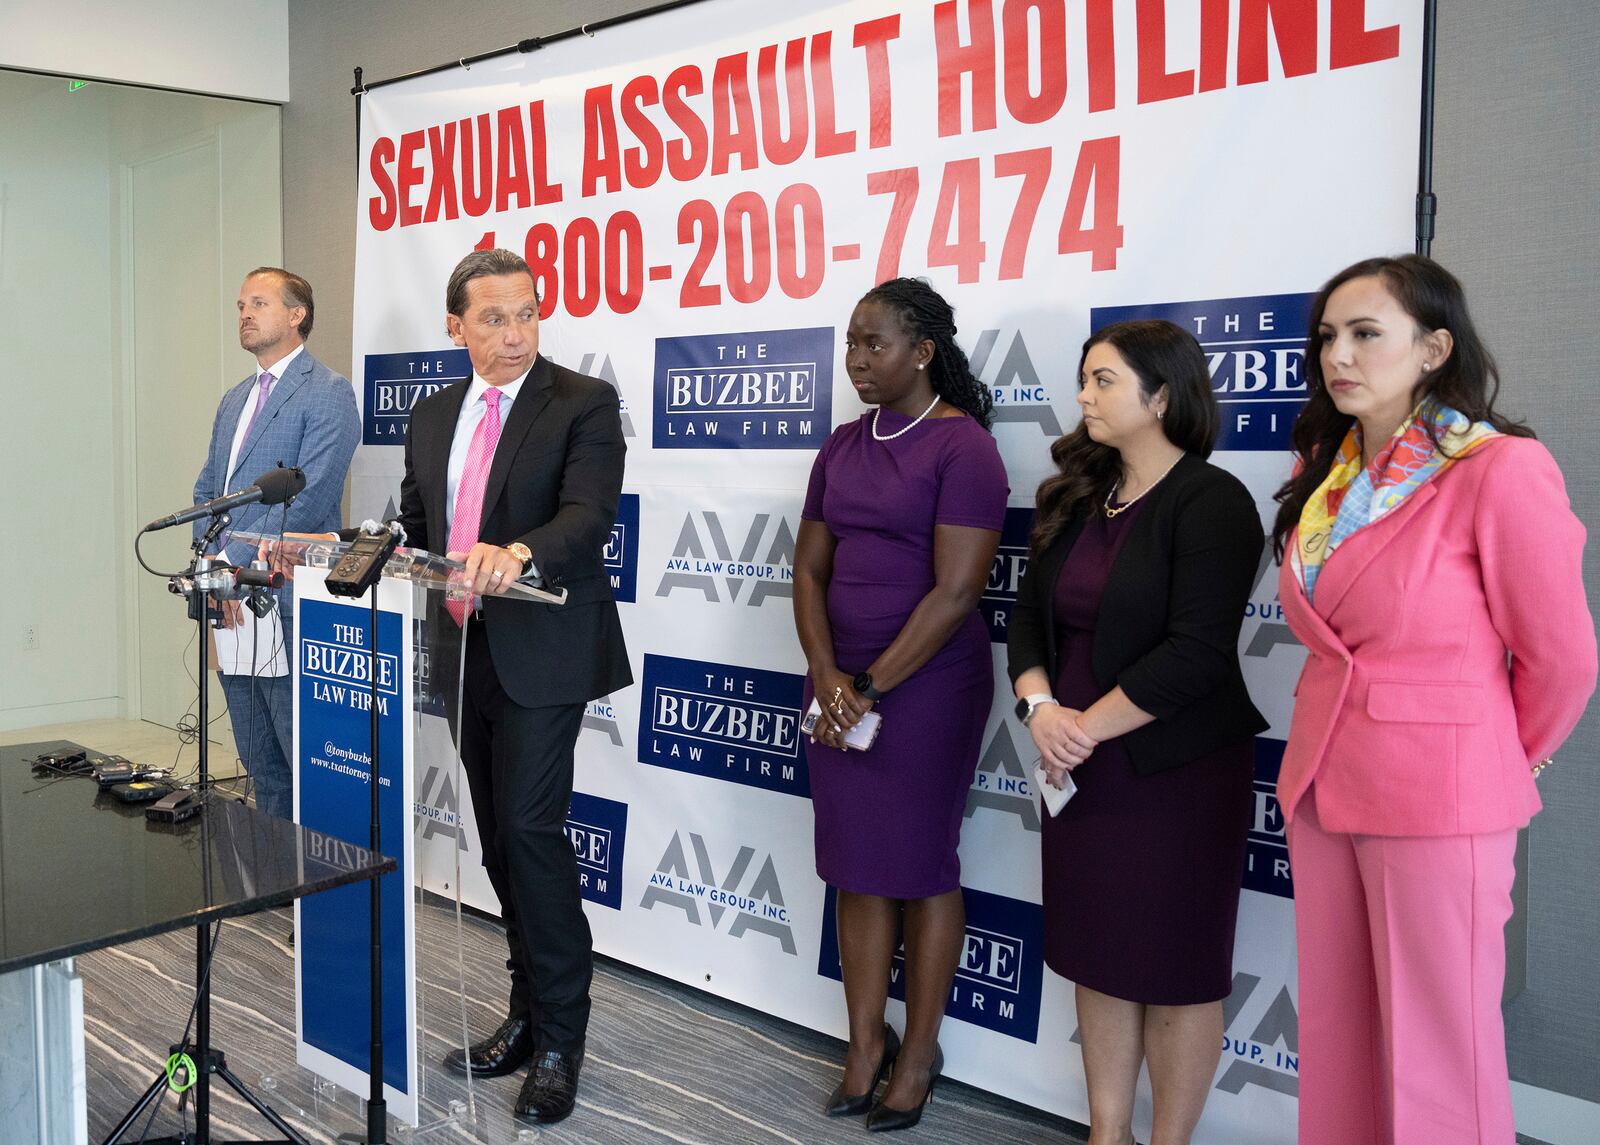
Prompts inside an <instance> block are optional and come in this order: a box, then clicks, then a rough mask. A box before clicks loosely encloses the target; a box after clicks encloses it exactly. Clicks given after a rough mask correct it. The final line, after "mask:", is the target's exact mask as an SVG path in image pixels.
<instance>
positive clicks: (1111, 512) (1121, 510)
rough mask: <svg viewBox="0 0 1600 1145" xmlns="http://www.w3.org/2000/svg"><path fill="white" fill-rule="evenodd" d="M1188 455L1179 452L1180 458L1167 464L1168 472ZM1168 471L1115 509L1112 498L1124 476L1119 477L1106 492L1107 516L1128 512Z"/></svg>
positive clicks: (1120, 485) (1158, 483)
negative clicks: (1136, 495)
mask: <svg viewBox="0 0 1600 1145" xmlns="http://www.w3.org/2000/svg"><path fill="white" fill-rule="evenodd" d="M1187 456H1188V454H1186V453H1180V454H1178V460H1177V461H1174V462H1173V463H1172V464H1171V465H1169V466H1167V473H1171V472H1172V471H1173V470H1174V469H1176V468H1177V467H1178V461H1182V460H1183V459H1184V458H1185V457H1187ZM1167 473H1163V474H1162V475H1161V476H1160V477H1157V478H1156V479H1155V480H1154V481H1152V482H1150V484H1149V485H1147V486H1145V490H1144V493H1140V494H1139V496H1138V497H1135V498H1134V499H1133V500H1132V501H1129V502H1128V503H1127V504H1126V505H1118V506H1117V507H1116V508H1115V509H1113V508H1112V507H1111V499H1112V498H1113V497H1115V496H1116V495H1117V490H1118V489H1121V488H1122V478H1120V477H1119V478H1117V483H1116V484H1115V485H1113V486H1112V487H1111V489H1110V491H1109V492H1107V493H1106V503H1105V511H1106V516H1107V517H1115V516H1117V515H1118V514H1119V513H1126V512H1127V511H1128V510H1129V509H1131V508H1133V507H1134V506H1135V505H1137V504H1138V503H1139V501H1140V499H1141V498H1143V497H1144V495H1145V493H1148V492H1150V490H1152V489H1154V488H1155V487H1156V486H1157V485H1160V484H1161V483H1162V482H1163V481H1165V480H1166V479H1167Z"/></svg>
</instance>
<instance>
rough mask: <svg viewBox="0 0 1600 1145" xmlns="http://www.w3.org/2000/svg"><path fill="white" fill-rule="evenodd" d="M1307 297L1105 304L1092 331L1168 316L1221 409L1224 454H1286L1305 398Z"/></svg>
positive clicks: (1095, 313)
mask: <svg viewBox="0 0 1600 1145" xmlns="http://www.w3.org/2000/svg"><path fill="white" fill-rule="evenodd" d="M1313 297H1314V296H1313V295H1310V294H1261V295H1255V296H1252V297H1247V298H1211V299H1206V300H1204V301H1200V302H1157V303H1151V304H1150V305H1147V306H1100V307H1095V308H1094V309H1092V310H1090V311H1089V328H1090V329H1091V330H1099V329H1101V328H1102V327H1105V326H1109V325H1111V324H1112V323H1113V322H1125V321H1128V320H1129V319H1134V318H1165V319H1166V320H1167V321H1168V322H1173V323H1176V324H1177V325H1179V326H1182V327H1183V328H1184V329H1185V330H1187V331H1189V333H1191V334H1193V335H1194V336H1195V338H1196V340H1198V341H1199V343H1200V348H1201V349H1202V350H1204V351H1205V355H1206V363H1207V365H1208V366H1209V367H1210V369H1211V388H1212V389H1213V390H1214V391H1215V392H1216V395H1217V404H1218V405H1220V406H1221V407H1222V431H1221V433H1220V434H1219V435H1218V437H1217V448H1218V449H1223V450H1258V451H1260V450H1287V449H1288V448H1289V428H1290V427H1291V426H1292V425H1293V424H1294V419H1295V417H1296V415H1298V414H1299V412H1300V407H1301V406H1303V405H1304V404H1305V400H1306V382H1305V371H1304V369H1303V367H1304V365H1305V347H1306V333H1307V328H1308V326H1309V324H1310V322H1311V300H1312V298H1313Z"/></svg>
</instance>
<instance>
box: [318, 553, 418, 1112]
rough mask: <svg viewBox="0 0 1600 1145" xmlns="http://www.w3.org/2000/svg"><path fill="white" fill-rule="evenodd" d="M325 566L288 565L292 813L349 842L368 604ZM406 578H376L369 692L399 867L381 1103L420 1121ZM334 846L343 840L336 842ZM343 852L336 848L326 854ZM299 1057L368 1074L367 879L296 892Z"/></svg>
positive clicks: (385, 892) (384, 818) (385, 908)
mask: <svg viewBox="0 0 1600 1145" xmlns="http://www.w3.org/2000/svg"><path fill="white" fill-rule="evenodd" d="M326 576H327V570H325V569H316V568H301V569H299V570H297V573H296V576H295V597H296V600H295V613H296V624H295V635H296V647H295V650H294V651H295V663H294V676H295V679H294V705H295V706H294V726H295V748H294V755H295V763H294V768H295V801H294V807H295V818H296V820H297V821H298V822H300V823H301V824H302V825H303V826H306V827H312V828H315V829H316V830H318V831H322V832H325V833H326V834H328V835H330V836H333V837H334V838H335V839H337V840H343V841H345V842H347V843H349V844H351V845H352V846H353V847H355V846H359V847H365V846H366V845H367V842H368V839H369V828H370V823H371V792H370V788H369V784H370V782H371V775H372V770H371V769H372V761H371V756H370V746H371V742H372V722H371V706H372V702H373V698H372V668H373V660H372V657H371V655H370V653H371V648H370V645H369V641H370V640H371V632H370V627H371V607H370V602H369V600H368V599H367V598H366V597H363V598H361V599H360V600H350V599H348V598H341V597H334V596H331V595H329V593H328V592H327V589H326V588H325V587H324V584H323V582H324V580H325V579H326ZM413 598H414V589H413V586H412V584H410V583H409V582H406V581H402V580H392V579H389V578H385V579H384V580H382V581H380V582H379V585H378V657H377V662H376V663H377V668H376V672H377V685H378V687H377V704H378V711H379V717H378V726H379V759H378V766H379V787H380V790H379V795H378V805H379V816H380V819H379V823H380V829H381V831H382V836H381V844H382V850H383V851H384V853H386V854H390V855H393V856H395V858H396V859H397V860H398V861H399V869H398V870H397V871H396V872H395V873H394V874H390V875H386V876H384V878H383V882H382V911H381V915H382V930H383V952H384V959H383V970H382V974H383V1080H384V1090H385V1096H386V1099H387V1101H388V1103H389V1111H390V1112H391V1113H392V1114H394V1116H396V1117H397V1118H399V1119H401V1120H402V1121H404V1122H406V1123H407V1124H409V1125H416V1124H417V1123H418V1101H417V1093H418V1076H417V1075H418V1059H417V1052H418V1045H417V1042H418V1039H417V1037H416V1036H415V1035H416V1030H417V991H416V943H415V934H416V931H415V915H414V896H413V895H412V893H411V887H412V886H413V885H414V882H415V878H416V864H415V857H414V846H413V831H412V816H411V809H412V807H413V804H414V802H415V796H414V793H413V790H412V766H411V764H412V756H413V726H414V720H413V717H412V713H413V690H414V683H413V672H412V663H413V653H414V649H413V633H414V630H415V625H414V624H413V617H414V615H415V603H414V599H413ZM335 845H337V844H335ZM333 858H334V860H335V861H337V857H336V856H334V857H333ZM296 909H297V911H298V915H297V930H298V937H297V940H296V943H295V992H296V995H297V997H298V999H299V1005H298V1007H297V1010H296V1038H297V1044H296V1060H297V1061H298V1062H299V1064H300V1065H302V1066H304V1067H305V1068H307V1069H309V1070H311V1071H312V1072H314V1073H316V1074H319V1075H320V1076H322V1077H325V1078H328V1079H329V1080H330V1081H334V1082H337V1083H338V1084H340V1085H341V1086H344V1087H345V1088H347V1089H350V1090H352V1091H354V1092H356V1093H365V1092H366V1091H367V1088H368V1085H369V1082H368V1076H367V1071H368V1065H369V1062H370V1057H371V1055H370V1045H371V1041H372V1017H371V1008H370V1005H369V1001H368V999H369V997H370V995H369V993H368V987H369V979H370V970H371V967H370V957H371V914H370V910H369V900H368V890H367V887H366V886H365V885H364V884H362V885H354V886H349V887H341V888H339V889H337V890H333V891H329V892H328V893H326V894H324V895H320V896H317V897H315V898H312V899H307V900H304V901H302V902H299V903H297V904H296Z"/></svg>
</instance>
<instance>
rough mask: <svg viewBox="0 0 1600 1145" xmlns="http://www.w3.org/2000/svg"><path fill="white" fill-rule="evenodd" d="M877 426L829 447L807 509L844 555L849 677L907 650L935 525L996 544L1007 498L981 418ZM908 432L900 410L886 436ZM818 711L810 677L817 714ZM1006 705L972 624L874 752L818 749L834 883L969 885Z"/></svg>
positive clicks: (908, 685) (834, 620)
mask: <svg viewBox="0 0 1600 1145" xmlns="http://www.w3.org/2000/svg"><path fill="white" fill-rule="evenodd" d="M872 417H873V415H872V414H871V413H867V414H865V415H863V416H862V417H861V418H859V419H857V420H856V421H854V422H851V423H849V424H848V425H842V426H840V427H839V428H838V429H836V430H834V431H833V435H832V436H831V437H829V438H828V440H827V441H826V442H825V443H824V444H823V446H822V449H821V450H820V451H818V453H817V460H816V463H815V464H814V465H813V466H812V468H811V483H810V485H809V487H808V488H807V490H806V503H805V510H804V517H805V519H806V520H808V521H820V522H822V523H823V524H824V525H826V526H827V528H828V531H829V532H830V533H832V534H833V536H834V537H835V538H836V540H837V541H838V547H837V548H836V549H835V551H834V558H833V579H832V580H831V581H830V582H829V585H828V620H829V623H830V624H831V626H832V629H833V649H834V657H835V660H836V662H837V663H838V665H839V668H840V670H841V671H843V672H845V673H846V674H848V675H854V674H855V673H857V672H860V671H863V670H865V669H866V668H867V667H868V666H869V665H870V664H871V663H872V661H873V659H874V658H876V657H877V656H878V655H879V654H880V653H881V652H882V651H883V650H884V649H885V648H887V647H888V646H889V645H890V644H891V643H892V642H893V641H894V638H895V637H896V636H897V635H898V634H899V632H900V629H901V628H902V627H904V625H905V622H906V620H907V619H908V618H909V617H910V615H911V613H912V610H913V609H915V608H916V606H917V604H918V603H919V602H920V601H921V600H922V598H923V597H924V596H926V595H927V594H928V591H929V590H930V589H932V588H933V585H934V576H933V532H934V526H935V525H936V524H937V525H964V526H967V527H970V528H977V529H993V530H995V531H996V532H998V531H999V529H1000V526H1001V524H1002V523H1003V522H1004V520H1005V508H1006V494H1007V493H1008V491H1009V490H1008V488H1007V485H1006V472H1005V466H1004V465H1003V464H1002V463H1001V461H1000V451H999V449H998V448H997V447H996V446H995V443H994V438H993V437H991V436H990V435H989V433H988V432H987V431H986V430H985V429H984V428H983V427H982V426H980V425H979V424H978V423H977V422H976V421H974V420H973V419H972V418H970V417H946V418H930V419H928V420H926V421H923V422H922V423H921V424H920V425H918V426H916V428H914V429H912V430H910V431H909V432H908V433H906V434H905V436H903V437H897V438H895V439H894V440H892V441H878V440H876V439H874V438H873V436H872V428H871V427H872ZM909 422H910V419H909V418H906V417H903V416H901V415H900V414H897V413H895V412H893V411H892V410H887V409H886V410H884V411H883V413H882V420H881V421H880V422H879V423H878V429H879V431H880V432H881V433H885V434H888V433H893V432H895V431H896V430H899V429H903V428H904V427H905V426H906V425H907V424H909ZM811 697H812V685H811V681H810V679H809V678H808V679H807V681H806V687H805V699H804V703H805V704H807V705H809V704H810V703H811ZM825 698H826V697H825ZM993 699H994V659H993V654H992V653H991V652H990V650H989V630H988V628H987V627H986V626H985V624H984V623H983V620H982V618H981V617H980V616H979V615H978V613H977V611H976V610H974V611H973V612H972V614H971V615H970V616H968V617H967V618H966V620H964V621H963V622H962V623H961V626H960V627H959V628H957V629H956V632H955V634H954V635H953V636H951V637H950V640H949V642H948V643H946V644H945V646H944V647H943V648H941V649H940V650H939V651H938V652H936V653H934V655H933V657H932V658H931V659H930V660H929V661H928V662H927V663H926V664H924V665H923V666H922V667H921V668H920V669H919V670H918V671H917V672H916V673H915V674H914V675H912V676H911V678H910V679H908V680H906V681H905V682H903V683H901V684H900V685H899V686H897V687H896V688H895V689H894V690H893V691H891V692H889V693H888V694H887V695H885V696H884V698H883V699H882V700H880V701H879V702H878V704H877V709H876V710H877V711H878V712H879V713H881V714H882V716H883V729H882V730H881V731H880V732H879V733H878V739H877V742H876V743H874V744H873V746H872V749H871V750H870V751H865V752H860V751H848V752H841V751H836V750H834V749H833V748H829V747H824V746H823V745H822V744H820V743H816V744H813V743H806V744H805V751H806V759H807V762H808V765H809V767H810V771H811V800H812V804H813V807H814V809H815V811H816V852H817V874H818V875H819V876H821V878H822V880H823V881H824V882H826V883H828V884H830V885H831V886H834V887H837V888H838V889H840V890H844V891H851V892H853V893H856V894H869V895H880V896H883V897H885V898H899V899H917V898H928V897H930V896H932V895H938V894H943V893H945V892H946V891H952V890H955V889H956V888H957V887H959V886H960V885H961V864H960V862H959V860H958V859H957V858H956V844H957V843H958V842H959V841H960V836H961V817H962V814H963V812H964V811H965V808H966V801H967V789H968V788H969V787H970V786H971V784H972V775H973V771H974V769H975V768H976V766H977V762H978V755H979V752H980V750H981V747H982V739H983V727H984V722H985V720H986V719H987V718H988V714H989V706H990V704H991V703H992V702H993Z"/></svg>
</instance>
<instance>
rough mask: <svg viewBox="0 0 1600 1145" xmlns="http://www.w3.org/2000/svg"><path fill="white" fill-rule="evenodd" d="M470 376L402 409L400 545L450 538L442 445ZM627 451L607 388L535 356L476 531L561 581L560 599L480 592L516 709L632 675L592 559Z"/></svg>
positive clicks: (564, 700) (578, 697)
mask: <svg viewBox="0 0 1600 1145" xmlns="http://www.w3.org/2000/svg"><path fill="white" fill-rule="evenodd" d="M470 385H471V383H470V381H466V382H457V383H456V384H455V385H453V386H449V387H447V388H445V389H443V390H440V391H439V392H438V393H436V394H433V395H432V396H430V397H428V398H426V399H424V400H423V401H421V402H419V403H417V406H416V408H415V409H414V410H412V412H411V427H410V432H409V433H408V434H407V437H406V472H405V477H404V478H403V479H402V480H401V482H400V523H401V524H402V525H404V526H405V530H406V536H407V541H406V543H407V544H408V545H411V546H414V547H417V548H424V549H429V550H431V551H433V552H437V553H443V552H444V551H445V548H446V546H447V544H448V543H449V537H450V530H449V527H448V525H447V524H446V520H447V518H446V516H445V498H446V495H447V494H446V489H447V469H448V467H449V464H450V445H451V442H452V440H453V439H454V437H455V429H456V419H457V418H458V417H459V416H460V414H461V403H462V402H463V401H464V400H465V399H466V395H467V389H468V387H469V386H470ZM626 451H627V445H626V443H625V442H624V441H623V437H622V419H621V403H620V401H619V400H618V398H617V392H616V390H614V389H612V388H611V386H610V385H609V384H608V383H606V382H603V381H601V380H600V379H599V378H591V377H587V376H585V375H583V374H579V373H577V372H575V371H573V370H569V369H566V368H565V367H564V366H558V365H556V364H555V363H554V362H552V361H550V360H549V359H548V358H545V357H543V356H540V357H537V358H535V359H534V364H533V368H532V369H530V370H529V371H528V376H527V379H526V380H525V381H524V382H523V385H522V389H521V390H520V391H518V393H517V400H516V401H515V402H513V403H512V405H511V412H510V413H509V414H508V415H507V416H506V421H505V425H504V426H503V427H502V428H501V431H500V443H499V445H498V446H497V447H496V449H495V454H494V463H493V465H492V466H490V469H489V477H488V480H487V482H486V483H485V486H484V491H483V524H482V526H481V528H480V529H479V537H478V539H479V540H481V541H486V542H488V543H489V544H494V545H508V544H511V543H512V542H514V541H521V542H522V543H523V544H525V545H527V546H528V550H529V551H530V552H532V553H533V560H534V563H535V565H537V566H538V569H539V573H540V575H541V576H543V578H544V582H545V585H546V586H547V587H552V588H565V589H566V590H567V603H566V604H564V605H553V604H542V603H536V602H532V601H524V600H507V599H502V598H499V597H493V596H490V597H485V598H484V603H483V608H484V626H485V630H486V632H487V635H488V638H489V651H490V655H491V656H492V658H493V660H494V667H495V672H496V674H497V675H498V676H499V677H500V685H501V687H503V688H504V689H505V691H506V695H507V696H509V697H510V698H511V699H512V700H514V701H515V702H516V703H518V704H520V705H522V706H523V707H527V708H538V707H546V706H549V705H553V704H579V703H585V702H587V701H589V700H592V699H595V698H597V697H599V696H603V695H606V694H608V693H610V692H613V691H615V690H617V689H618V688H625V687H627V686H628V685H629V684H631V683H633V672H632V670H631V669H630V668H629V666H628V652H627V648H626V646H625V645H624V644H623V639H622V623H621V620H620V618H619V617H618V616H617V606H616V602H615V600H614V599H613V597H612V595H611V579H610V577H609V576H608V575H607V574H606V570H605V565H604V562H603V557H602V550H603V549H604V548H605V544H606V541H607V539H608V538H609V537H610V535H611V527H612V525H613V524H614V523H615V522H616V519H617V500H618V498H619V496H620V495H621V492H622V462H623V456H624V454H625V453H626ZM443 615H444V614H443V613H441V617H443ZM443 622H445V623H449V621H448V620H447V619H446V620H444V621H443Z"/></svg>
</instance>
